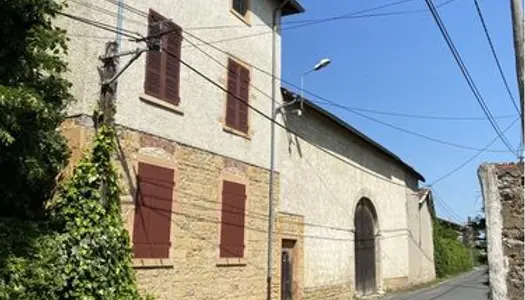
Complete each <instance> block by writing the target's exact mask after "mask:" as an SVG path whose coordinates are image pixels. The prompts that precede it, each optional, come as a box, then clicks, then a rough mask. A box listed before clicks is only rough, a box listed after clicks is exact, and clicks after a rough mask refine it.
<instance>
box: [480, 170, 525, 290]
mask: <svg viewBox="0 0 525 300" xmlns="http://www.w3.org/2000/svg"><path fill="white" fill-rule="evenodd" d="M523 167H524V165H523V163H520V164H484V165H482V166H481V167H480V168H479V170H478V175H479V178H480V182H481V187H482V191H483V199H484V202H485V215H486V221H487V252H488V261H489V280H490V289H491V292H490V293H491V298H492V300H518V299H520V300H521V299H523V296H524V282H523V280H524V278H523V273H524V271H525V270H524V264H523V263H524V257H523V256H524V251H523V247H524V200H523V192H524V191H523V188H524V186H523V180H524V179H523V178H524V177H523Z"/></svg>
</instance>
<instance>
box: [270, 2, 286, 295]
mask: <svg viewBox="0 0 525 300" xmlns="http://www.w3.org/2000/svg"><path fill="white" fill-rule="evenodd" d="M289 2H290V0H285V1H283V2H282V3H281V5H280V6H279V7H277V8H275V9H274V11H273V19H272V112H271V113H272V122H271V125H270V126H271V129H270V130H271V131H270V178H269V183H268V185H269V187H268V200H269V202H268V249H267V251H268V258H267V266H266V267H267V277H266V285H267V286H266V299H267V300H271V299H272V265H273V249H272V241H273V230H274V229H273V228H274V199H273V198H274V197H273V182H274V173H275V122H276V116H277V112H276V106H275V104H276V101H277V87H276V85H277V80H276V77H277V76H276V73H277V57H276V54H277V30H278V26H279V24H278V22H277V21H278V20H280V19H281V11H282V9H283V7H284V6H285V5H286V4H288V3H289Z"/></svg>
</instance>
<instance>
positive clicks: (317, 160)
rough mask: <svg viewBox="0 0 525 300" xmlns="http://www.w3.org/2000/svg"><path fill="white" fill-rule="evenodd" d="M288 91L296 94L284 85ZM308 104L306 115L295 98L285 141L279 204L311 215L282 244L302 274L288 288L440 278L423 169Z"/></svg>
mask: <svg viewBox="0 0 525 300" xmlns="http://www.w3.org/2000/svg"><path fill="white" fill-rule="evenodd" d="M283 96H284V98H285V101H289V103H291V101H293V99H297V98H298V95H296V94H294V93H293V92H291V91H289V90H286V89H283ZM303 107H304V109H303V112H302V114H301V115H297V114H295V113H293V111H295V110H296V109H297V108H298V106H294V105H291V106H289V107H288V110H287V112H285V113H284V122H285V124H286V126H287V128H288V129H289V132H286V133H284V132H283V137H282V138H281V144H280V145H279V146H280V147H279V148H280V149H279V159H280V162H281V168H280V187H281V190H280V193H281V197H280V198H281V199H280V200H281V201H280V202H279V211H280V213H281V214H289V215H298V216H300V217H301V218H303V219H304V222H303V231H304V234H303V235H302V236H300V237H294V236H293V235H292V236H291V237H286V240H283V243H282V244H283V246H282V247H283V251H282V257H283V258H282V260H283V263H286V264H291V265H292V267H291V268H292V269H294V268H295V269H298V270H300V271H299V272H296V273H299V274H300V275H299V276H301V277H300V278H298V279H296V278H292V280H291V282H292V283H291V284H289V287H288V288H289V289H290V290H291V291H292V293H297V294H300V296H299V298H298V299H301V297H303V299H349V297H350V296H351V295H352V294H354V293H356V294H358V295H363V294H373V293H378V292H382V291H385V290H394V289H399V288H403V287H408V286H410V285H412V284H417V283H422V282H426V281H430V280H432V279H434V278H435V270H434V249H433V241H432V209H433V205H432V203H431V199H430V198H429V197H430V196H429V193H425V192H424V190H423V193H420V189H419V188H418V182H420V181H424V178H423V176H422V175H421V174H420V173H418V172H417V171H415V170H414V169H413V168H412V167H410V166H409V165H407V164H406V163H405V162H403V161H402V160H401V159H400V158H399V157H397V156H396V155H395V154H393V153H392V152H390V151H389V150H387V149H385V148H384V147H382V146H381V145H379V144H378V143H376V142H375V141H373V140H371V139H370V138H368V137H367V136H365V135H364V134H362V133H361V132H359V131H358V130H356V129H355V128H353V127H351V126H350V125H348V124H347V123H345V122H344V121H342V120H341V119H340V118H338V117H337V116H335V115H333V114H331V113H330V112H328V111H326V110H324V109H323V108H321V107H320V106H318V105H316V104H315V103H314V102H311V101H309V100H307V99H305V100H304V106H303ZM290 240H291V241H290ZM285 242H286V243H285ZM293 243H295V244H296V245H297V246H296V247H299V249H298V250H296V252H297V254H296V257H295V259H292V258H290V255H289V254H288V251H289V249H288V247H289V245H290V244H293ZM289 261H292V263H289ZM294 285H298V286H301V288H300V289H298V288H296V287H295V286H294Z"/></svg>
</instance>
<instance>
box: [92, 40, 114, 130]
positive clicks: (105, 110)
mask: <svg viewBox="0 0 525 300" xmlns="http://www.w3.org/2000/svg"><path fill="white" fill-rule="evenodd" d="M117 52H118V44H117V42H107V43H106V50H105V53H104V55H103V56H100V57H99V58H100V60H101V61H102V67H100V68H99V74H100V99H99V103H98V106H99V109H100V113H102V116H101V117H102V118H101V119H102V120H98V121H100V122H101V123H102V124H110V123H111V122H112V121H113V105H114V103H115V93H116V91H117V80H116V78H115V75H116V74H117V67H118V56H117ZM97 125H98V124H97Z"/></svg>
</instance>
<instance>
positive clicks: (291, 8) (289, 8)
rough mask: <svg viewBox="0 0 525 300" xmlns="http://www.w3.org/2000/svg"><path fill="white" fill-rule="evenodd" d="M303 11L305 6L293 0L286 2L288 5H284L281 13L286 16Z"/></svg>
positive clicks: (282, 1) (282, 0)
mask: <svg viewBox="0 0 525 300" xmlns="http://www.w3.org/2000/svg"><path fill="white" fill-rule="evenodd" d="M285 1H287V0H281V3H284V2H285ZM303 12H304V8H303V7H302V5H301V4H300V3H299V2H298V1H296V0H291V1H288V3H286V5H285V6H284V7H283V9H282V13H281V15H282V16H283V17H284V16H289V15H294V14H300V13H303Z"/></svg>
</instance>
